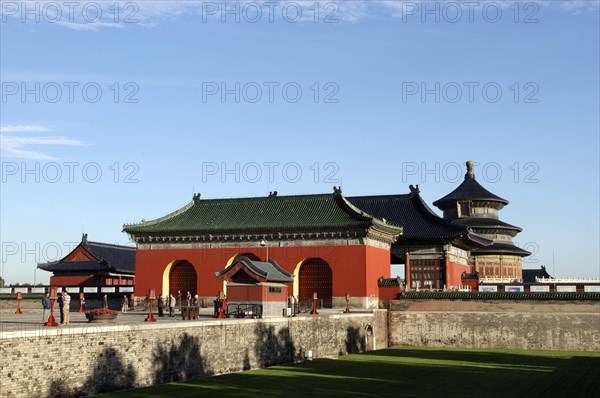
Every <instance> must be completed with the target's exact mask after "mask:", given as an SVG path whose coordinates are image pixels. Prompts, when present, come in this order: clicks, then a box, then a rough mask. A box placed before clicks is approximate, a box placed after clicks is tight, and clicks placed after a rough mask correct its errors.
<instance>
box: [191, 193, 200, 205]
mask: <svg viewBox="0 0 600 398" xmlns="http://www.w3.org/2000/svg"><path fill="white" fill-rule="evenodd" d="M192 200H193V201H194V204H198V203H200V194H199V193H195V194H194V196H193V197H192Z"/></svg>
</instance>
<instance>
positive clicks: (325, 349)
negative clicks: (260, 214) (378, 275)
mask: <svg viewBox="0 0 600 398" xmlns="http://www.w3.org/2000/svg"><path fill="white" fill-rule="evenodd" d="M386 318H387V316H386V311H381V310H376V311H375V312H374V313H368V314H364V313H363V314H345V315H325V316H324V315H320V316H314V317H298V318H270V319H268V320H260V319H259V320H253V319H228V320H223V321H217V320H215V321H187V322H185V323H180V324H173V323H164V324H160V323H158V322H157V323H156V324H152V325H146V324H144V325H112V326H86V327H72V328H59V329H54V328H52V329H43V330H41V331H33V332H32V331H29V332H10V333H9V332H3V333H0V353H1V359H2V360H1V361H0V391H1V394H2V396H3V397H30V396H36V397H50V396H63V397H69V396H83V395H91V394H97V393H102V392H108V391H115V390H123V389H128V388H134V387H142V386H150V385H156V384H162V383H166V382H171V381H178V380H190V379H194V378H198V377H203V376H210V375H216V374H222V373H231V372H238V371H242V370H247V369H253V368H260V367H265V366H270V365H275V364H280V363H286V362H293V361H300V360H303V359H305V358H306V357H307V356H312V357H315V358H316V357H337V356H338V355H341V354H346V353H354V352H361V351H367V350H372V349H374V348H378V349H379V348H384V347H387V326H386V322H387V319H386ZM266 388H268V387H266Z"/></svg>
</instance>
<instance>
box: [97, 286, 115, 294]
mask: <svg viewBox="0 0 600 398" xmlns="http://www.w3.org/2000/svg"><path fill="white" fill-rule="evenodd" d="M100 291H101V292H102V293H114V292H115V288H114V287H101V288H100Z"/></svg>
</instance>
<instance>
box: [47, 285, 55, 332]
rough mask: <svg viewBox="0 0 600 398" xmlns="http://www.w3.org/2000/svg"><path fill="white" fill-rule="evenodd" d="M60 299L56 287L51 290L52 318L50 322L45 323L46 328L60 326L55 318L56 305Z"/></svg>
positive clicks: (50, 317)
mask: <svg viewBox="0 0 600 398" xmlns="http://www.w3.org/2000/svg"><path fill="white" fill-rule="evenodd" d="M57 299H58V297H57V289H56V287H51V288H50V316H49V317H48V322H46V323H44V326H58V323H57V322H56V319H55V318H54V303H55V302H56V300H57Z"/></svg>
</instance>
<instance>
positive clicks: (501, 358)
mask: <svg viewBox="0 0 600 398" xmlns="http://www.w3.org/2000/svg"><path fill="white" fill-rule="evenodd" d="M104 396H108V397H113V396H114V397H198V396H200V397H213V396H214V397H283V396H285V397H303V398H304V397H308V398H315V397H436V396H439V397H442V396H443V397H449V396H461V397H477V398H478V397H600V353H598V352H593V353H586V352H565V351H524V350H471V349H441V348H420V347H419V348H417V347H395V348H390V349H385V350H380V351H373V352H369V353H365V354H356V355H346V356H342V357H339V358H338V359H336V360H332V359H318V360H314V361H307V362H303V363H298V364H293V365H286V366H274V367H271V368H268V369H260V370H253V371H247V372H243V373H236V374H230V375H224V376H215V377H210V378H205V379H201V380H197V381H193V382H186V383H183V382H177V383H170V384H165V385H162V386H158V387H149V388H141V389H136V390H130V391H124V392H121V393H113V394H106V395H104Z"/></svg>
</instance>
